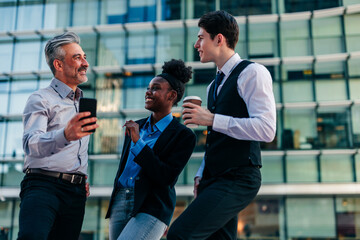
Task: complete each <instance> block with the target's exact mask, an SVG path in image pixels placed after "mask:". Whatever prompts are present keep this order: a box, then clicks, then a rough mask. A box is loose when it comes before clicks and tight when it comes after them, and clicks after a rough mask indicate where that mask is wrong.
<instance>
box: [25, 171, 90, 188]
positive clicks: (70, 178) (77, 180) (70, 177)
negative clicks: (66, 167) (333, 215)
mask: <svg viewBox="0 0 360 240" xmlns="http://www.w3.org/2000/svg"><path fill="white" fill-rule="evenodd" d="M31 173H36V174H41V175H45V176H49V177H54V178H60V179H62V180H65V181H67V182H70V183H72V184H81V183H83V182H85V175H79V174H70V173H60V172H52V171H46V170H43V169H40V168H28V169H26V171H25V174H31Z"/></svg>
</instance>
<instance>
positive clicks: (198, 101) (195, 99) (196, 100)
mask: <svg viewBox="0 0 360 240" xmlns="http://www.w3.org/2000/svg"><path fill="white" fill-rule="evenodd" d="M183 102H184V103H186V102H191V103H193V104H196V105H199V106H201V103H202V101H201V98H200V97H198V96H187V97H185V98H184V100H183ZM186 126H187V127H188V128H197V127H198V126H199V125H197V124H194V123H189V124H186Z"/></svg>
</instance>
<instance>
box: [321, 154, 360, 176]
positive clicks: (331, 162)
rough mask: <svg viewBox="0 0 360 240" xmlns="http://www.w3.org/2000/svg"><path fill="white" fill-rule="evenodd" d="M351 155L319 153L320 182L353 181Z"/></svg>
mask: <svg viewBox="0 0 360 240" xmlns="http://www.w3.org/2000/svg"><path fill="white" fill-rule="evenodd" d="M352 164H353V161H352V156H350V155H340V154H332V155H321V156H320V168H321V181H322V182H353V181H354V174H353V168H352Z"/></svg>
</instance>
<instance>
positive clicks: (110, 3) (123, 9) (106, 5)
mask: <svg viewBox="0 0 360 240" xmlns="http://www.w3.org/2000/svg"><path fill="white" fill-rule="evenodd" d="M101 10H102V11H101V20H100V21H101V24H116V23H125V22H126V21H127V0H104V1H101Z"/></svg>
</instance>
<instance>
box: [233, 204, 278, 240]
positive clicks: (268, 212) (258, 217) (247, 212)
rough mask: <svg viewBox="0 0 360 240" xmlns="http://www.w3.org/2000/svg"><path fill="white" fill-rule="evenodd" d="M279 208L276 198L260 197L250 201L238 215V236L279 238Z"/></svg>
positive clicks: (242, 237) (245, 237)
mask: <svg viewBox="0 0 360 240" xmlns="http://www.w3.org/2000/svg"><path fill="white" fill-rule="evenodd" d="M279 208H280V206H279V200H277V199H261V200H257V201H254V202H252V203H250V204H249V205H248V206H247V207H246V208H245V209H244V210H242V211H241V212H240V213H239V215H238V229H237V230H238V234H237V236H238V238H240V239H273V240H276V239H279V235H280V224H281V222H280V219H281V215H280V209H279Z"/></svg>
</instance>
